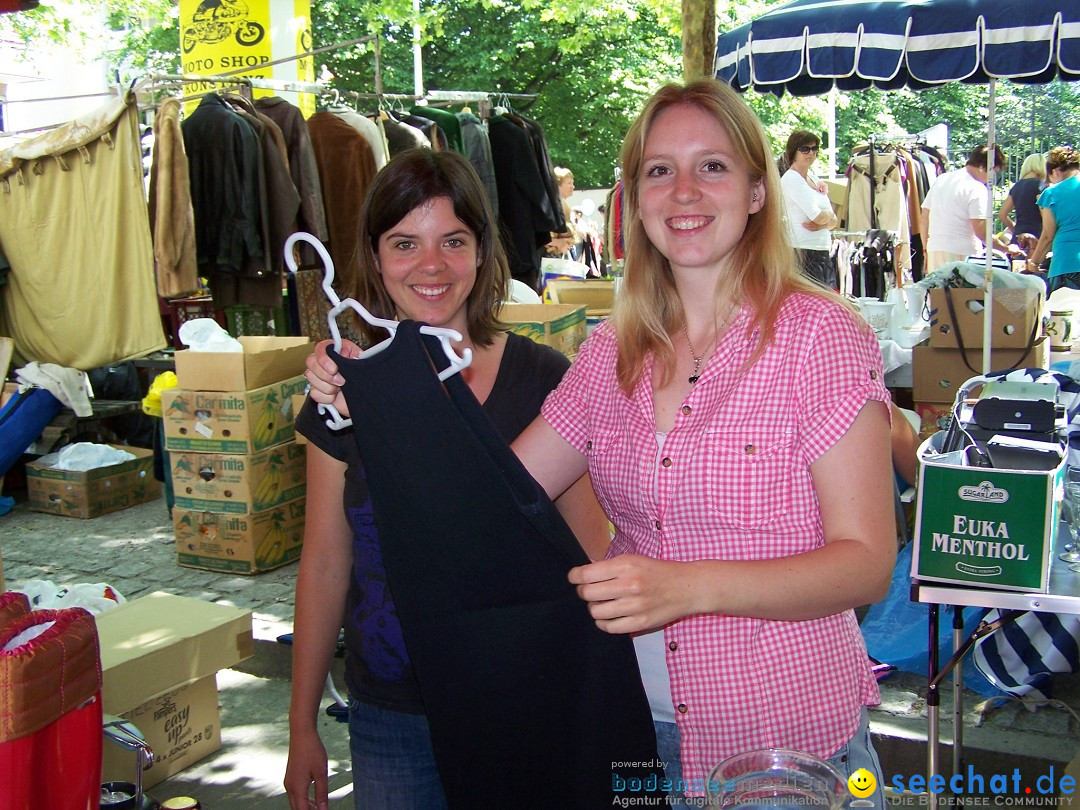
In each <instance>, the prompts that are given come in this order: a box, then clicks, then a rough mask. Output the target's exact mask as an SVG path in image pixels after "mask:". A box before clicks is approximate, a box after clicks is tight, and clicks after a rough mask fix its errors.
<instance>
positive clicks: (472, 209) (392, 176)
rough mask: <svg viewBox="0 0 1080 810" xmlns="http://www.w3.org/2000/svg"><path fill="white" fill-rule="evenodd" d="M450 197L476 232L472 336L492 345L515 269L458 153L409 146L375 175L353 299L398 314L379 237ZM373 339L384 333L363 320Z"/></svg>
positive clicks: (377, 311) (383, 314) (469, 305)
mask: <svg viewBox="0 0 1080 810" xmlns="http://www.w3.org/2000/svg"><path fill="white" fill-rule="evenodd" d="M438 197H445V198H446V199H448V200H449V201H450V203H451V205H453V207H454V214H455V215H456V216H457V218H458V219H460V220H461V221H462V222H463V223H465V225H466V227H468V229H469V230H470V231H472V233H473V234H474V235H475V236H476V239H477V248H476V251H477V258H478V259H479V265H478V267H477V268H476V283H474V284H473V288H472V290H470V291H469V295H468V298H467V299H466V311H467V314H468V329H469V337H471V338H472V340H473V341H474V342H475V343H476V344H477V345H479V346H490V345H491V342H492V340H493V339H494V338H495V335H496V334H498V333H499V332H501V331H502V330H503V326H502V324H500V323H499V321H498V319H497V317H496V309H497V307H498V305H499V302H500V301H502V300H503V299H504V298H505V297H506V295H507V290H508V289H509V284H510V269H509V265H508V263H507V260H506V253H505V252H504V251H503V247H502V243H501V242H500V241H499V235H498V233H497V232H496V230H495V227H494V225H493V223H494V222H495V216H494V214H493V213H492V211H491V204H490V202H489V201H488V198H487V192H485V190H484V187H483V184H482V183H481V181H480V178H479V176H477V174H476V170H475V169H473V167H472V164H471V163H469V161H468V160H467V159H466V158H465V157H464V156H462V155H459V154H458V153H456V152H450V151H444V152H435V151H433V150H431V149H410V150H408V151H406V152H402V153H401V154H399V155H397V156H396V157H394V158H393V159H392V160H391V161H390V162H389V163H387V164H386V165H385V166H384V167H383V168H382V170H381V171H380V172H379V173H378V174H377V175H376V176H375V180H374V181H373V182H372V184H371V187H370V188H369V189H368V193H367V197H366V198H365V199H364V208H363V213H362V215H361V219H360V246H359V250H360V262H359V264H360V271H359V273H358V274H357V278H356V281H355V288H354V289H353V290H351V291H349V294H351V295H352V296H353V297H355V298H356V299H357V300H358V301H360V302H361V303H362V304H364V306H366V307H367V308H368V309H369V310H370V311H371V313H372V314H373V315H375V316H376V317H379V318H387V319H392V318H394V317H395V314H394V313H395V309H396V308H395V306H394V302H393V300H392V299H391V298H390V294H389V293H388V292H387V291H386V285H385V284H384V283H383V277H382V274H381V273H380V272H379V266H378V262H377V261H376V256H377V255H378V250H379V237H380V236H382V235H383V234H384V233H386V232H387V231H388V230H390V229H391V228H393V227H394V226H395V225H397V224H398V223H399V222H401V220H403V219H404V218H405V217H406V216H408V215H409V213H410V212H411V211H413V210H414V209H416V208H418V207H420V206H422V205H424V204H426V203H428V202H431V201H432V200H434V199H436V198H438ZM359 327H360V329H361V331H362V332H363V333H364V336H365V337H366V338H367V340H368V341H369V342H376V341H378V340H381V339H383V338H384V337H385V334H382V333H381V330H376V329H374V328H372V327H371V326H369V325H368V324H367V323H365V322H363V321H361V322H360V323H359Z"/></svg>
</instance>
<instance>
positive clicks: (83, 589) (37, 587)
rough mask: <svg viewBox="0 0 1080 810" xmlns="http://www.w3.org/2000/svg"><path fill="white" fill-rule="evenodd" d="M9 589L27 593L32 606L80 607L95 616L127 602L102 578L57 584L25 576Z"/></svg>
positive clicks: (58, 608) (50, 607)
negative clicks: (24, 578)
mask: <svg viewBox="0 0 1080 810" xmlns="http://www.w3.org/2000/svg"><path fill="white" fill-rule="evenodd" d="M12 590H17V591H19V592H20V593H24V594H26V598H27V599H29V600H30V607H31V609H33V610H62V609H64V608H73V607H79V608H83V609H84V610H88V611H90V612H91V613H93V614H94V615H95V616H96V615H98V614H100V613H104V612H105V611H106V610H111V609H112V608H114V607H116V606H118V605H122V604H124V603H125V602H127V599H125V598H124V597H123V595H121V593H120V592H119V591H118V590H116V589H115V588H113V587H112V586H111V585H108V584H106V583H104V582H96V583H93V584H86V583H79V584H76V585H63V586H60V585H56V584H55V583H53V582H51V581H50V580H47V579H28V580H26V581H25V582H21V583H19V585H18V586H17V587H13V588H12Z"/></svg>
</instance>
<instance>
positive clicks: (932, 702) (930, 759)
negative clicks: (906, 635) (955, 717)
mask: <svg viewBox="0 0 1080 810" xmlns="http://www.w3.org/2000/svg"><path fill="white" fill-rule="evenodd" d="M938 610H939V606H938V604H937V603H936V602H931V603H930V617H929V622H928V623H929V625H930V645H929V647H928V649H927V652H928V656H927V657H928V658H929V670H930V673H929V685H928V686H927V687H926V726H927V728H926V737H927V739H926V784H927V791H926V797H927V800H928V807H929V810H935V809H936V807H937V794H936V793H934V792H933V791H931V790H929V785H930V779H931V778H932V777H934V776H936V775H937V773H938V723H939V721H940V718H939V717H938V711H939V709H940V707H941V693H940V692H939V691H938V684H937V674H938V646H937V636H938Z"/></svg>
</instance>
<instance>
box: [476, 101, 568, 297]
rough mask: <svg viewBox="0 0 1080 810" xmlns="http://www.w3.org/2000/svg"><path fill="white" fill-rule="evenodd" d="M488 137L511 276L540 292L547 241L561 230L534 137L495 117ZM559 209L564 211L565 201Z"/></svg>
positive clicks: (500, 225) (517, 126)
mask: <svg viewBox="0 0 1080 810" xmlns="http://www.w3.org/2000/svg"><path fill="white" fill-rule="evenodd" d="M488 137H489V139H490V140H491V157H492V162H493V163H494V167H495V185H496V188H497V189H498V193H499V235H500V236H501V237H502V239H503V246H504V247H505V248H506V253H507V258H508V260H509V262H510V274H511V275H512V276H513V277H514V278H516V279H517V280H518V281H521V282H524V283H525V284H527V285H529V286H530V287H532V288H533V289H534V290H536V291H539V290H540V286H539V285H540V260H541V258H542V257H543V245H545V244H547V242H548V241H549V240H550V239H551V234H552V233H553V232H558V231H559V230H561V229H560V228H559V227H558V220H557V219H556V216H555V213H554V209H553V208H552V203H551V198H550V196H549V194H548V189H547V183H546V181H545V180H544V178H543V176H542V175H541V173H540V169H539V167H538V165H537V163H536V154H535V152H534V151H533V145H532V140H531V139H530V138H529V134H528V133H527V132H526V131H525V129H524V128H523V127H522V126H521V125H519V124H516V123H514V121H513V120H511V119H510V118H509V117H507V116H503V115H496V116H494V117H492V118H491V120H490V121H488ZM558 209H559V211H562V204H561V202H560V203H559V206H558ZM560 219H561V217H560Z"/></svg>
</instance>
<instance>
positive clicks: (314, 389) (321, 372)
mask: <svg viewBox="0 0 1080 810" xmlns="http://www.w3.org/2000/svg"><path fill="white" fill-rule="evenodd" d="M333 343H334V342H333V341H332V340H320V341H319V342H318V343H316V344H315V351H313V352H312V353H311V354H309V355H308V358H307V360H306V361H305V365H306V366H307V371H305V372H304V377H305V378H306V379H307V381H308V383H310V385H311V390H310V391H309V392H308V396H310V397H311V399H312V401H313V402H316V403H318V404H320V405H333V406H334V407H335V408H337V410H338V413H339V414H341V416H342V417H343V418H348V416H349V405H348V403H346V402H345V397H344V395H343V394H342V393H341V386H343V385H344V384H345V379H344V378H343V377H342V376H341V375H340V374H338V367H337V363H335V362H334V361H333V360H332V359H331V358H330V355H328V354H327V353H326V349H327V347H328V346H332V345H333ZM341 356H342V357H345V358H347V359H353V358H356V357H359V356H360V347H359V346H357V345H356V344H355V343H353V342H352V341H351V340H344V339H343V340H342V341H341Z"/></svg>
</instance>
